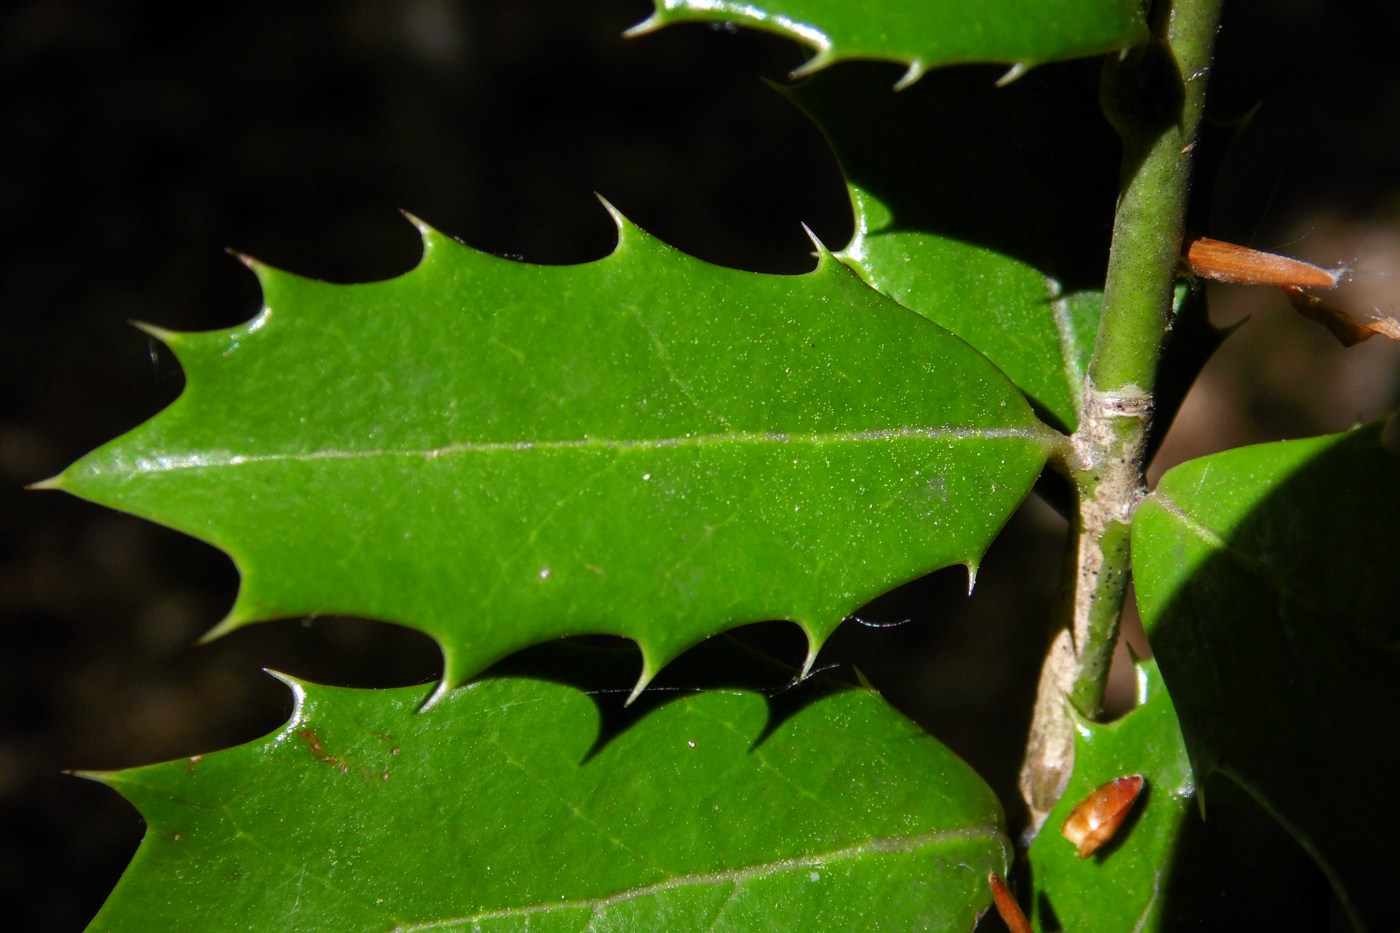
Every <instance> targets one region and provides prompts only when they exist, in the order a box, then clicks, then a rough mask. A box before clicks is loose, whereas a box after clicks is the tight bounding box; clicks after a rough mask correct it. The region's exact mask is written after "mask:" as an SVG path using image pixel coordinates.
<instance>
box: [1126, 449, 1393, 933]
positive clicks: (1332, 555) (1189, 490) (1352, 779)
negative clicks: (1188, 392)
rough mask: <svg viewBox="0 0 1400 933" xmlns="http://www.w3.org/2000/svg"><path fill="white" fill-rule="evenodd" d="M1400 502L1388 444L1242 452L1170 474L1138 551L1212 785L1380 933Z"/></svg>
mask: <svg viewBox="0 0 1400 933" xmlns="http://www.w3.org/2000/svg"><path fill="white" fill-rule="evenodd" d="M1397 489H1400V457H1397V456H1396V455H1395V454H1394V453H1393V452H1392V451H1391V450H1389V449H1387V448H1386V447H1385V446H1384V445H1383V444H1382V443H1381V429H1380V428H1379V427H1374V426H1373V427H1369V428H1363V429H1358V430H1356V431H1353V432H1350V433H1347V434H1341V435H1333V436H1328V437H1321V438H1313V439H1309V440H1301V441H1289V442H1283V443H1278V444H1265V445H1260V446H1256V447H1248V448H1241V449H1238V450H1233V451H1228V452H1226V453H1221V454H1216V455H1213V456H1210V457H1204V458H1201V459H1198V460H1193V461H1190V462H1188V463H1185V464H1182V465H1181V466H1178V467H1176V468H1175V469H1173V470H1170V471H1169V472H1168V473H1167V474H1166V475H1165V476H1164V477H1163V478H1162V481H1161V483H1160V485H1159V487H1158V489H1157V490H1156V492H1154V493H1153V494H1152V495H1151V496H1150V497H1149V498H1148V499H1147V500H1146V502H1144V504H1143V505H1142V507H1141V508H1140V509H1139V511H1138V513H1137V517H1136V519H1135V521H1134V537H1133V568H1134V576H1135V579H1136V580H1137V586H1138V594H1139V602H1140V604H1141V607H1142V610H1143V617H1144V622H1145V624H1146V626H1147V629H1148V634H1149V636H1150V638H1151V640H1152V645H1153V648H1154V650H1155V652H1156V655H1157V657H1158V659H1159V661H1160V663H1161V667H1162V672H1163V676H1164V677H1165V678H1166V683H1167V685H1168V687H1169V688H1170V690H1171V691H1172V696H1173V698H1174V700H1175V701H1176V704H1177V709H1178V711H1179V713H1180V716H1181V723H1182V729H1183V731H1184V733H1185V736H1186V740H1187V747H1188V749H1189V750H1190V754H1191V758H1192V762H1193V765H1194V768H1195V770H1196V773H1197V774H1198V775H1205V774H1209V773H1211V772H1219V773H1221V774H1224V775H1226V776H1228V777H1229V778H1230V779H1231V780H1233V781H1234V782H1236V783H1237V784H1238V785H1239V786H1240V787H1242V788H1244V789H1245V790H1246V791H1247V792H1248V793H1249V794H1251V795H1252V796H1253V797H1255V798H1256V799H1257V800H1258V801H1259V803H1260V804H1261V805H1262V806H1263V807H1264V808H1265V809H1266V810H1268V811H1269V812H1270V813H1271V814H1273V815H1274V816H1275V818H1276V819H1277V820H1278V821H1279V822H1280V823H1281V824H1282V825H1283V826H1284V827H1286V828H1287V829H1288V830H1289V831H1290V832H1291V833H1292V834H1293V835H1294V836H1295V837H1296V838H1297V839H1298V840H1299V842H1300V843H1301V845H1302V846H1303V847H1304V848H1305V849H1306V850H1307V851H1308V852H1309V853H1310V854H1311V855H1312V856H1313V858H1315V859H1316V860H1317V862H1318V864H1319V865H1320V866H1321V868H1322V869H1323V871H1324V872H1325V873H1326V874H1327V875H1328V877H1329V878H1330V879H1331V881H1332V883H1333V886H1334V888H1335V889H1336V892H1337V894H1338V896H1339V897H1340V898H1341V900H1342V903H1343V904H1344V906H1345V909H1346V910H1347V911H1348V913H1349V914H1350V915H1351V917H1352V919H1353V920H1354V921H1355V922H1357V923H1358V925H1359V926H1361V927H1362V928H1370V929H1393V928H1395V926H1396V925H1397V923H1400V906H1397V902H1396V901H1395V899H1394V898H1393V897H1392V896H1391V893H1390V891H1389V889H1388V885H1389V881H1388V879H1389V877H1390V870H1389V865H1390V864H1391V863H1392V856H1391V850H1392V845H1393V840H1394V839H1395V838H1396V834H1397V833H1400V803H1397V801H1396V798H1395V796H1394V795H1393V794H1390V793H1388V792H1385V791H1384V790H1383V789H1382V787H1383V785H1384V784H1385V783H1386V782H1387V781H1388V780H1389V778H1388V777H1387V776H1388V775H1392V774H1395V773H1397V772H1400V744H1397V743H1396V742H1395V741H1394V737H1395V736H1396V735H1400V611H1397V606H1400V547H1398V546H1397V544H1400V495H1397V494H1396V490H1397ZM1378 782H1379V783H1378ZM1206 804H1207V813H1209V807H1210V799H1209V797H1207V800H1206Z"/></svg>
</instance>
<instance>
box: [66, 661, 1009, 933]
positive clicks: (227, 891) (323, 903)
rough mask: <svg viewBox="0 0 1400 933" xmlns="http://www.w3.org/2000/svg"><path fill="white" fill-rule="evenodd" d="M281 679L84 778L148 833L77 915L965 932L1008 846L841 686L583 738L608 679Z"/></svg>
mask: <svg viewBox="0 0 1400 933" xmlns="http://www.w3.org/2000/svg"><path fill="white" fill-rule="evenodd" d="M572 664H573V665H574V666H578V661H577V660H576V659H575V660H574V661H573V662H572ZM291 686H292V689H293V691H294V693H295V694H296V697H297V703H296V709H295V712H294V714H293V716H292V718H291V720H290V721H289V722H288V724H287V725H286V726H285V727H284V728H283V729H281V730H280V731H278V732H277V733H275V734H273V735H271V736H268V737H267V738H266V739H263V740H260V741H257V742H253V743H251V744H248V745H244V746H241V747H238V748H235V749H230V750H228V751H223V752H216V753H213V754H209V755H204V756H196V757H193V758H189V759H187V760H183V761H176V762H171V763H168V764H161V765H154V766H150V767H144V768H138V769H134V770H131V771H123V772H119V773H115V774H109V775H101V776H98V777H99V778H100V779H101V780H104V781H105V782H106V783H108V784H110V785H112V786H113V787H115V788H116V789H118V790H119V791H120V792H121V793H122V794H123V795H124V796H125V797H127V798H128V799H129V800H131V801H132V802H133V803H134V804H135V805H136V806H137V807H138V808H139V809H140V811H141V813H142V816H143V817H144V818H145V819H146V821H147V827H148V828H147V834H146V837H145V839H144V841H143V842H142V844H141V848H140V850H139V851H138V852H137V854H136V857H135V859H134V860H133V862H132V864H131V866H130V867H129V868H128V870H127V873H126V875H125V876H124V877H123V878H122V881H121V883H120V884H119V885H118V887H117V890H116V891H115V892H114V893H113V895H112V897H111V898H110V899H109V901H108V902H107V904H106V906H105V907H104V908H103V911H102V913H101V914H100V915H99V917H98V918H97V920H96V921H95V923H94V925H93V927H92V929H94V930H124V929H131V930H151V929H183V930H197V929H231V928H239V929H251V930H273V929H276V930H376V929H379V930H389V929H397V930H421V929H472V930H486V931H495V930H525V929H529V930H568V931H575V930H577V931H581V930H585V929H588V930H597V929H612V930H699V929H706V930H757V929H764V930H811V931H827V930H857V929H858V930H889V931H898V933H906V931H910V930H951V929H964V930H967V929H971V927H972V925H973V923H974V920H975V917H976V916H977V914H978V913H979V911H981V910H983V909H985V907H986V905H987V902H988V900H989V898H988V895H987V891H986V880H985V879H986V873H987V872H988V871H991V870H995V871H998V872H1002V871H1005V868H1006V865H1007V860H1008V858H1009V854H1010V846H1009V844H1008V842H1007V840H1006V838H1005V836H1004V834H1003V831H1002V825H1001V811H1000V807H999V805H998V803H997V801H996V799H995V797H994V796H993V795H992V793H991V791H990V790H989V789H988V788H987V787H986V785H984V784H983V783H982V781H981V780H980V779H979V778H978V777H977V776H976V775H975V774H974V773H973V772H972V771H971V770H970V769H969V768H968V767H967V766H966V765H965V764H963V763H962V762H961V761H960V760H958V759H957V758H956V757H955V756H954V755H953V754H952V753H951V752H949V751H948V750H947V749H946V748H944V747H943V746H942V745H940V744H939V743H938V742H936V741H934V740H933V739H931V738H930V737H928V736H927V735H926V734H924V733H923V732H922V731H921V730H920V729H918V728H917V727H916V726H914V725H913V724H912V723H910V722H908V721H907V720H905V719H904V718H902V717H901V716H900V715H899V714H898V713H896V712H894V711H893V709H892V708H891V707H890V706H889V705H888V704H887V703H885V702H884V701H883V700H882V699H880V697H879V696H878V695H875V694H873V693H870V692H868V691H864V690H855V689H844V688H839V687H837V686H834V685H826V684H821V683H819V682H817V681H809V682H807V683H806V684H803V685H802V686H801V687H799V688H796V690H797V692H801V693H803V694H805V695H804V696H803V697H802V698H801V702H800V705H797V706H796V707H795V708H794V709H789V710H787V712H786V714H785V715H784V716H783V717H781V718H777V719H775V718H774V714H773V712H772V711H770V707H769V703H768V702H766V701H765V698H764V696H763V695H762V694H760V693H756V692H754V691H752V690H743V689H729V690H710V691H705V692H700V693H692V692H687V691H677V692H675V693H669V694H667V695H666V697H667V698H666V700H665V701H664V702H660V703H656V704H653V705H652V708H651V709H650V710H649V711H648V712H646V713H645V714H644V715H642V716H641V718H640V719H639V720H637V721H633V722H631V723H630V724H628V725H627V726H626V727H625V728H622V729H621V730H620V731H619V732H617V733H616V734H615V735H613V736H611V737H610V738H608V739H607V740H606V741H603V742H601V744H600V743H598V742H597V741H596V740H597V738H598V736H599V727H600V706H602V707H606V708H607V709H609V710H611V714H616V713H619V712H621V709H620V708H621V700H622V696H623V695H624V694H625V692H626V691H625V690H620V691H616V692H614V693H609V694H603V695H594V696H590V695H588V694H586V693H584V692H582V691H580V690H579V689H576V688H574V687H572V686H566V685H562V684H558V683H549V682H545V681H542V680H539V679H536V678H524V677H514V676H503V677H488V678H486V679H485V680H482V681H478V682H476V683H474V684H472V685H470V686H468V687H464V688H460V689H458V690H455V691H452V692H451V693H449V694H448V695H447V696H446V697H444V698H443V700H442V701H441V702H440V703H439V704H438V705H437V706H436V707H434V708H433V709H432V710H430V711H429V712H426V713H419V712H417V708H418V705H419V704H420V703H421V701H422V699H423V690H422V689H421V688H409V689H401V690H393V691H356V690H348V689H336V688H329V687H319V686H314V685H310V684H300V683H295V682H292V683H291ZM648 696H652V694H650V693H649V694H648ZM791 698H792V694H791V693H788V694H783V695H782V696H781V697H779V698H778V699H784V700H791Z"/></svg>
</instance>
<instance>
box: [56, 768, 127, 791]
mask: <svg viewBox="0 0 1400 933" xmlns="http://www.w3.org/2000/svg"><path fill="white" fill-rule="evenodd" d="M63 773H64V774H66V775H68V776H69V777H75V778H82V779H83V780H84V781H94V782H96V783H98V784H101V785H103V786H105V787H116V786H117V785H118V784H120V783H121V774H122V773H121V772H120V771H87V770H82V769H77V768H73V769H67V768H65V769H64V771H63Z"/></svg>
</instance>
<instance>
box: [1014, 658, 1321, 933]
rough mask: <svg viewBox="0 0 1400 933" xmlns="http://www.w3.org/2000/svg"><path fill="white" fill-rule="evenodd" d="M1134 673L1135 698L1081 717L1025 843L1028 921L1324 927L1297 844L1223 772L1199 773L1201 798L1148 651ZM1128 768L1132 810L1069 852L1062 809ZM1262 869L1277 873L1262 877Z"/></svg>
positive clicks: (1082, 925) (1044, 925)
mask: <svg viewBox="0 0 1400 933" xmlns="http://www.w3.org/2000/svg"><path fill="white" fill-rule="evenodd" d="M1137 676H1138V705H1137V706H1136V707H1135V708H1133V709H1132V710H1130V711H1129V712H1128V713H1126V714H1125V715H1124V716H1122V717H1121V718H1120V719H1118V720H1117V721H1115V722H1112V723H1109V724H1107V725H1101V724H1098V723H1093V722H1089V721H1087V720H1081V721H1080V723H1079V727H1078V735H1077V736H1076V738H1075V745H1074V772H1073V774H1072V775H1071V776H1070V780H1069V783H1068V784H1067V785H1066V787H1065V792H1064V795H1063V796H1062V797H1061V798H1060V802H1059V803H1058V804H1057V805H1056V806H1055V808H1054V810H1052V811H1051V812H1050V815H1049V817H1048V818H1047V819H1046V821H1045V826H1044V828H1043V829H1042V830H1041V831H1040V834H1039V835H1037V836H1036V838H1035V841H1034V842H1033V843H1032V844H1031V847H1030V853H1029V857H1030V868H1031V873H1030V876H1031V878H1032V879H1033V880H1034V883H1035V891H1034V895H1033V897H1032V898H1030V901H1029V902H1030V905H1031V908H1032V909H1031V912H1030V913H1031V916H1032V918H1033V919H1034V920H1035V922H1036V927H1037V929H1039V930H1042V931H1051V930H1191V929H1222V928H1223V929H1249V928H1251V927H1259V928H1262V929H1286V928H1289V927H1299V928H1309V929H1312V928H1314V927H1315V926H1316V927H1321V926H1325V925H1326V922H1327V911H1328V907H1329V903H1328V900H1327V898H1326V896H1325V895H1326V890H1325V887H1323V888H1321V890H1320V884H1319V880H1320V879H1319V876H1318V874H1317V872H1316V869H1315V868H1314V867H1313V865H1312V864H1311V862H1310V861H1309V860H1308V858H1307V856H1306V854H1304V853H1303V852H1302V850H1300V849H1299V848H1298V846H1297V845H1296V844H1295V843H1294V842H1293V841H1292V840H1291V839H1289V838H1288V836H1287V834H1286V833H1285V832H1283V831H1282V829H1281V828H1280V827H1279V826H1278V824H1277V823H1276V822H1275V821H1274V820H1273V818H1272V817H1270V816H1269V815H1268V814H1267V813H1266V812H1264V811H1263V810H1261V809H1260V808H1259V806H1258V805H1257V804H1256V803H1255V802H1254V801H1253V800H1252V799H1251V798H1250V797H1248V796H1247V795H1245V794H1242V793H1241V792H1240V791H1239V789H1238V788H1237V786H1235V785H1234V784H1232V783H1230V782H1228V781H1226V780H1223V779H1217V780H1214V781H1212V782H1211V783H1209V784H1207V786H1206V787H1205V793H1204V797H1205V799H1206V800H1208V801H1209V807H1208V808H1205V809H1203V808H1202V806H1201V800H1202V796H1203V795H1202V789H1201V788H1198V786H1197V783H1196V778H1195V775H1194V773H1193V771H1192V769H1191V762H1190V759H1189V758H1188V756H1187V752H1186V744H1185V742H1184V740H1183V739H1182V735H1181V727H1180V724H1179V723H1178V720H1177V716H1176V710H1175V708H1174V707H1173V705H1172V701H1171V697H1170V696H1168V695H1167V691H1166V689H1165V688H1164V687H1163V685H1162V678H1161V675H1160V674H1159V672H1158V670H1157V664H1156V662H1155V661H1142V662H1139V663H1138V666H1137ZM1133 774H1136V775H1140V776H1142V778H1143V779H1144V788H1143V790H1142V792H1141V793H1140V794H1139V796H1138V799H1137V801H1136V803H1135V804H1134V806H1133V809H1132V810H1130V811H1129V813H1128V816H1127V818H1126V819H1125V820H1124V822H1123V824H1122V825H1121V826H1119V828H1118V830H1117V832H1116V833H1115V834H1114V835H1113V836H1112V838H1111V839H1110V840H1109V841H1108V842H1106V843H1105V844H1104V845H1103V846H1102V847H1101V848H1100V849H1099V850H1098V851H1097V852H1095V853H1093V854H1091V855H1089V856H1088V857H1086V858H1082V859H1081V858H1079V856H1078V854H1077V851H1076V848H1075V845H1074V844H1073V843H1071V842H1070V841H1069V840H1068V839H1066V838H1065V837H1064V835H1063V834H1062V832H1061V827H1062V826H1063V825H1064V822H1065V820H1066V818H1068V817H1069V815H1070V812H1071V811H1072V810H1073V809H1074V808H1075V807H1076V806H1077V805H1078V804H1079V803H1080V802H1081V801H1083V800H1085V799H1086V798H1088V797H1089V796H1090V795H1091V794H1092V793H1093V792H1094V791H1095V790H1096V789H1097V788H1098V787H1100V786H1101V785H1103V784H1106V783H1107V782H1109V781H1111V780H1113V779H1115V778H1119V777H1125V776H1127V775H1133ZM1217 777H1218V776H1217ZM1261 874H1262V875H1264V876H1266V877H1269V878H1271V879H1276V880H1277V882H1278V884H1276V885H1275V884H1271V885H1269V886H1268V887H1267V888H1261V887H1260V886H1259V884H1258V883H1257V879H1258V878H1259V877H1260V876H1261ZM1319 893H1321V894H1322V895H1323V896H1322V897H1319V896H1318V895H1319ZM1319 908H1320V915H1319V913H1318V910H1319ZM1309 916H1311V917H1312V918H1313V919H1314V920H1316V924H1315V925H1309V924H1308V923H1306V922H1304V920H1303V918H1306V917H1309Z"/></svg>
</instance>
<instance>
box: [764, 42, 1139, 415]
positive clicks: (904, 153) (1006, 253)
mask: <svg viewBox="0 0 1400 933" xmlns="http://www.w3.org/2000/svg"><path fill="white" fill-rule="evenodd" d="M1089 64H1090V63H1084V64H1078V63H1076V64H1074V65H1066V66H1059V67H1056V68H1051V69H1044V70H1042V71H1037V72H1034V73H1033V74H1031V75H1028V76H1026V77H1025V78H1022V79H1021V80H1020V81H1017V82H1015V83H1014V84H1012V85H1010V86H1007V87H997V86H996V84H995V74H994V73H993V72H991V71H988V70H987V69H983V68H960V69H951V70H948V71H942V72H938V73H936V74H933V75H930V76H929V77H928V78H927V79H926V80H924V81H922V82H920V84H918V85H917V86H915V87H912V88H908V89H906V90H903V91H899V92H895V91H893V90H892V89H891V88H890V82H889V74H888V72H887V71H886V70H885V69H878V68H874V67H867V68H863V69H857V68H846V69H842V71H841V72H840V73H839V74H837V73H832V74H823V75H817V76H816V77H813V78H811V79H809V80H808V81H805V82H803V83H802V84H801V85H799V86H797V87H796V88H794V89H792V90H791V91H790V92H789V94H790V95H791V96H792V97H793V98H794V99H795V101H796V103H797V104H798V105H799V106H801V107H802V108H803V109H804V110H805V111H806V112H807V113H808V114H809V115H810V116H811V117H812V119H813V120H814V121H815V122H816V123H817V124H818V125H819V126H820V127H821V128H822V130H823V132H825V133H826V135H827V138H828V139H829V140H830V142H831V146H832V149H833V150H834V151H835V153H836V156H837V158H838V159H839V161H840V163H841V168H842V171H843V173H844V174H845V176H846V179H847V185H848V187H849V190H850V195H851V207H852V210H853V212H854V214H855V234H854V236H853V238H852V240H851V242H850V243H849V244H848V245H847V246H846V247H845V248H844V249H843V250H841V252H840V253H838V254H837V255H838V258H840V259H841V260H842V262H844V263H846V264H847V265H849V266H850V267H851V268H853V269H855V270H856V271H857V272H858V273H859V274H860V276H861V278H863V279H864V280H865V281H866V282H868V283H870V285H871V286H872V287H873V288H875V289H877V290H879V291H880V292H881V293H883V294H885V295H888V296H889V297H891V298H893V299H894V300H895V301H898V302H899V303H901V304H903V305H904V306H906V307H908V308H911V309H913V310H915V311H917V312H919V313H920V314H922V315H924V316H925V317H928V318H929V319H930V320H933V321H935V322H937V323H938V324H939V325H941V326H943V327H946V328H947V329H948V330H951V331H952V332H953V333H955V334H957V335H958V336H959V337H962V338H963V339H964V340H966V341H967V342H968V343H970V344H972V345H973V346H975V347H976V348H977V349H979V350H981V351H982V352H983V353H985V354H986V355H987V357H988V358H989V359H991V360H992V361H993V362H995V363H996V364H997V365H998V366H999V367H1001V369H1002V370H1003V371H1004V372H1005V373H1006V374H1007V375H1008V376H1010V377H1011V379H1012V380H1013V381H1014V382H1015V383H1016V384H1017V385H1018V386H1020V387H1021V389H1022V390H1023V391H1025V393H1026V394H1027V395H1028V396H1029V397H1030V398H1031V400H1032V401H1033V402H1034V403H1035V404H1036V406H1037V408H1038V409H1039V410H1040V411H1041V412H1042V413H1044V414H1045V415H1046V417H1047V418H1049V419H1051V420H1052V421H1053V422H1054V423H1056V424H1057V425H1058V426H1060V427H1063V428H1066V429H1072V428H1073V427H1074V426H1075V425H1076V423H1077V421H1078V416H1079V406H1080V403H1081V398H1082V396H1083V391H1084V371H1085V368H1086V367H1087V365H1088V359H1089V355H1090V352H1091V351H1092V349H1093V342H1094V334H1095V331H1096V329H1097V327H1098V319H1099V309H1100V306H1101V304H1102V288H1103V279H1104V270H1105V263H1106V258H1107V256H1108V235H1109V231H1110V227H1111V218H1112V216H1113V209H1114V202H1115V198H1116V196H1117V189H1116V185H1115V183H1114V180H1115V179H1116V178H1117V174H1118V167H1117V166H1118V161H1119V158H1120V154H1121V143H1120V142H1119V140H1118V137H1117V136H1116V134H1114V132H1113V130H1112V129H1111V128H1110V127H1109V125H1108V124H1107V122H1106V121H1105V120H1104V119H1103V115H1102V113H1101V112H1100V110H1099V106H1098V92H1097V88H1098V72H1099V70H1100V69H1099V68H1098V67H1097V66H1095V67H1092V68H1091V67H1088V65H1089Z"/></svg>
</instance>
